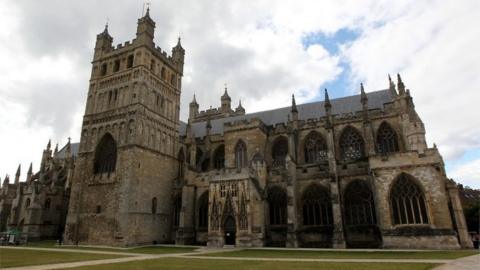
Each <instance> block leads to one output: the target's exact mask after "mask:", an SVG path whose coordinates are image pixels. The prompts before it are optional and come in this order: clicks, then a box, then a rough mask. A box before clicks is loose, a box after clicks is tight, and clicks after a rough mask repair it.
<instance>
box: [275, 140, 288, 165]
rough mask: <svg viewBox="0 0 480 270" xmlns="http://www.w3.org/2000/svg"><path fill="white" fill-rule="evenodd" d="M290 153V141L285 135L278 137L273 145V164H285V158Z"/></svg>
mask: <svg viewBox="0 0 480 270" xmlns="http://www.w3.org/2000/svg"><path fill="white" fill-rule="evenodd" d="M287 153H288V141H287V139H286V138H285V137H283V136H281V137H278V138H277V139H276V140H275V142H274V144H273V146H272V158H273V166H274V167H280V166H285V158H286V157H287Z"/></svg>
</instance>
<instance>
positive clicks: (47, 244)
mask: <svg viewBox="0 0 480 270" xmlns="http://www.w3.org/2000/svg"><path fill="white" fill-rule="evenodd" d="M27 247H41V248H66V249H80V250H94V251H111V252H127V253H139V254H167V253H187V252H193V251H194V250H195V249H196V248H195V247H174V246H172V247H169V246H148V247H138V248H106V247H82V246H78V247H77V246H57V245H56V241H50V240H45V241H36V242H29V243H28V245H27Z"/></svg>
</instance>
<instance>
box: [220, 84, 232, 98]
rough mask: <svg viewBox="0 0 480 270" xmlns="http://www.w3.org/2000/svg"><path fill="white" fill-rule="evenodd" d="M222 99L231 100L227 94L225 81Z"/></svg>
mask: <svg viewBox="0 0 480 270" xmlns="http://www.w3.org/2000/svg"><path fill="white" fill-rule="evenodd" d="M222 100H231V98H230V96H229V95H228V90H227V84H226V83H225V92H224V93H223V95H222Z"/></svg>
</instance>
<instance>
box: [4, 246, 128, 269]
mask: <svg viewBox="0 0 480 270" xmlns="http://www.w3.org/2000/svg"><path fill="white" fill-rule="evenodd" d="M118 257H123V256H119V255H109V254H88V253H72V252H55V251H39V250H28V249H5V248H2V249H0V268H4V267H14V266H25V265H41V264H51V263H62V262H78V261H87V260H100V259H112V258H118Z"/></svg>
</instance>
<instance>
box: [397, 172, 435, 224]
mask: <svg viewBox="0 0 480 270" xmlns="http://www.w3.org/2000/svg"><path fill="white" fill-rule="evenodd" d="M390 206H391V211H392V215H393V224H428V215H427V207H426V204H425V196H424V194H423V192H422V190H421V189H420V187H419V186H418V185H417V184H416V183H415V182H414V180H413V179H411V177H410V176H408V175H406V174H401V175H400V176H399V177H398V178H397V180H396V181H395V183H394V184H393V186H392V190H391V193H390Z"/></svg>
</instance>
